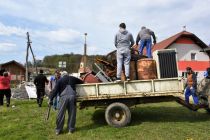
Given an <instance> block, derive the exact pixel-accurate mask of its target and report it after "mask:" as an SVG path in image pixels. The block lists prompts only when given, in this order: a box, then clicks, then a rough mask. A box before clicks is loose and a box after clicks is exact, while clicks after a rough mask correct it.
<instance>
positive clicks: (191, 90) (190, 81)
mask: <svg viewBox="0 0 210 140" xmlns="http://www.w3.org/2000/svg"><path fill="white" fill-rule="evenodd" d="M186 70H187V83H186V88H185V102H186V103H188V104H189V97H190V96H191V95H192V97H193V100H194V104H195V105H198V103H199V102H198V96H197V95H196V90H197V77H196V75H195V73H194V72H193V70H192V68H191V67H187V68H186Z"/></svg>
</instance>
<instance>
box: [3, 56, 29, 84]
mask: <svg viewBox="0 0 210 140" xmlns="http://www.w3.org/2000/svg"><path fill="white" fill-rule="evenodd" d="M0 68H1V69H2V68H4V69H6V70H7V71H9V72H10V74H11V80H12V81H16V82H18V81H19V82H21V81H25V72H26V69H25V67H24V66H23V65H22V64H20V63H18V62H16V61H15V60H12V61H9V62H6V63H3V64H0Z"/></svg>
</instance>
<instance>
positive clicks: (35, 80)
mask: <svg viewBox="0 0 210 140" xmlns="http://www.w3.org/2000/svg"><path fill="white" fill-rule="evenodd" d="M34 84H35V85H36V84H37V77H35V79H34Z"/></svg>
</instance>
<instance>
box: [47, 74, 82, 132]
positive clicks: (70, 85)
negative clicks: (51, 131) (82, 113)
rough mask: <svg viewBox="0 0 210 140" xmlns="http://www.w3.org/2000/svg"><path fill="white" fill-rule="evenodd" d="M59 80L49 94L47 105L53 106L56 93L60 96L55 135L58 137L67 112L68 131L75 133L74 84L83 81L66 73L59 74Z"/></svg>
mask: <svg viewBox="0 0 210 140" xmlns="http://www.w3.org/2000/svg"><path fill="white" fill-rule="evenodd" d="M61 76H62V77H61V78H60V79H59V80H58V82H57V83H56V85H55V88H54V89H53V90H52V92H51V94H50V99H49V104H50V105H52V104H53V98H54V97H56V95H57V93H58V94H59V96H60V101H59V108H58V114H57V118H56V135H59V134H60V133H61V132H62V130H63V126H64V120H65V113H66V110H68V124H67V127H68V131H69V133H70V134H71V133H73V132H74V131H75V123H76V84H82V83H83V81H82V80H80V79H78V78H76V77H73V76H68V73H67V72H66V71H63V72H61Z"/></svg>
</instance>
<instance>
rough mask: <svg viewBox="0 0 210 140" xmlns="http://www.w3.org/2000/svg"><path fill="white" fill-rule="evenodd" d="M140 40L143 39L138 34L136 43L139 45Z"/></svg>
mask: <svg viewBox="0 0 210 140" xmlns="http://www.w3.org/2000/svg"><path fill="white" fill-rule="evenodd" d="M140 40H141V38H140V36H139V34H138V35H137V37H136V45H138V43H139V41H140Z"/></svg>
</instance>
